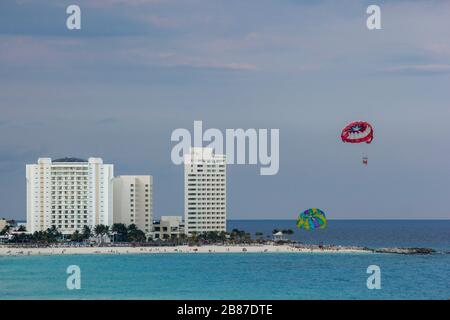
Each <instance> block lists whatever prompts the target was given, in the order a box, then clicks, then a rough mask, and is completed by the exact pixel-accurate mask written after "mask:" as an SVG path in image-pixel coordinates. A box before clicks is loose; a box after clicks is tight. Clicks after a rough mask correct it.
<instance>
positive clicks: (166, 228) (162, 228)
mask: <svg viewBox="0 0 450 320" xmlns="http://www.w3.org/2000/svg"><path fill="white" fill-rule="evenodd" d="M181 234H184V224H183V221H182V218H181V217H180V216H161V218H160V220H159V221H155V222H154V223H153V233H152V238H153V239H170V238H172V239H173V238H179V237H180V235H181Z"/></svg>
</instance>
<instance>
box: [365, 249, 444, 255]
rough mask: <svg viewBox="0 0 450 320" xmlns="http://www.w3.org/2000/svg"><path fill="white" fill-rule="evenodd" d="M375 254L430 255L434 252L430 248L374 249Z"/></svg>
mask: <svg viewBox="0 0 450 320" xmlns="http://www.w3.org/2000/svg"><path fill="white" fill-rule="evenodd" d="M373 252H376V253H397V254H432V253H436V250H434V249H431V248H380V249H374V250H373Z"/></svg>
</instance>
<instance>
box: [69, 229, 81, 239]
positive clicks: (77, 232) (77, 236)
mask: <svg viewBox="0 0 450 320" xmlns="http://www.w3.org/2000/svg"><path fill="white" fill-rule="evenodd" d="M70 240H71V241H74V242H81V241H82V240H83V234H82V233H80V231H78V230H75V231H74V233H72V234H71V235H70Z"/></svg>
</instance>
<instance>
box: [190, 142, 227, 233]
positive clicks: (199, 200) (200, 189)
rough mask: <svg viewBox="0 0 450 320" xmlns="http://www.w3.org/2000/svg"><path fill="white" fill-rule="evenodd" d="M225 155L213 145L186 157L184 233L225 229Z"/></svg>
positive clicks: (198, 149)
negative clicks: (214, 149)
mask: <svg viewBox="0 0 450 320" xmlns="http://www.w3.org/2000/svg"><path fill="white" fill-rule="evenodd" d="M226 198H227V194H226V158H225V155H222V154H215V153H214V152H213V149H211V148H191V149H190V153H189V154H187V155H185V157H184V222H185V233H186V234H188V235H191V234H192V233H194V232H195V233H197V234H198V233H203V232H208V231H218V232H220V231H226V219H227V206H226Z"/></svg>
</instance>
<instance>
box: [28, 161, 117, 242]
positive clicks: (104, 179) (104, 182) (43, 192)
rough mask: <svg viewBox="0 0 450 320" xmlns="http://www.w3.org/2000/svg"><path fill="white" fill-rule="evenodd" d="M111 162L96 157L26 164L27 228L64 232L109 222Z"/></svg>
mask: <svg viewBox="0 0 450 320" xmlns="http://www.w3.org/2000/svg"><path fill="white" fill-rule="evenodd" d="M113 175H114V173H113V165H112V164H103V161H102V159H100V158H89V160H87V161H86V160H83V159H77V158H64V159H58V160H54V161H52V160H51V159H50V158H39V159H38V163H37V164H29V165H27V166H26V177H27V231H28V232H35V231H43V230H46V229H47V228H50V227H51V226H52V225H54V226H56V227H57V228H58V230H59V231H61V232H62V233H64V234H71V233H73V232H74V231H75V230H81V229H82V228H83V227H84V225H88V226H90V227H93V226H95V225H98V224H104V225H112V223H113V184H112V183H113Z"/></svg>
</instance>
